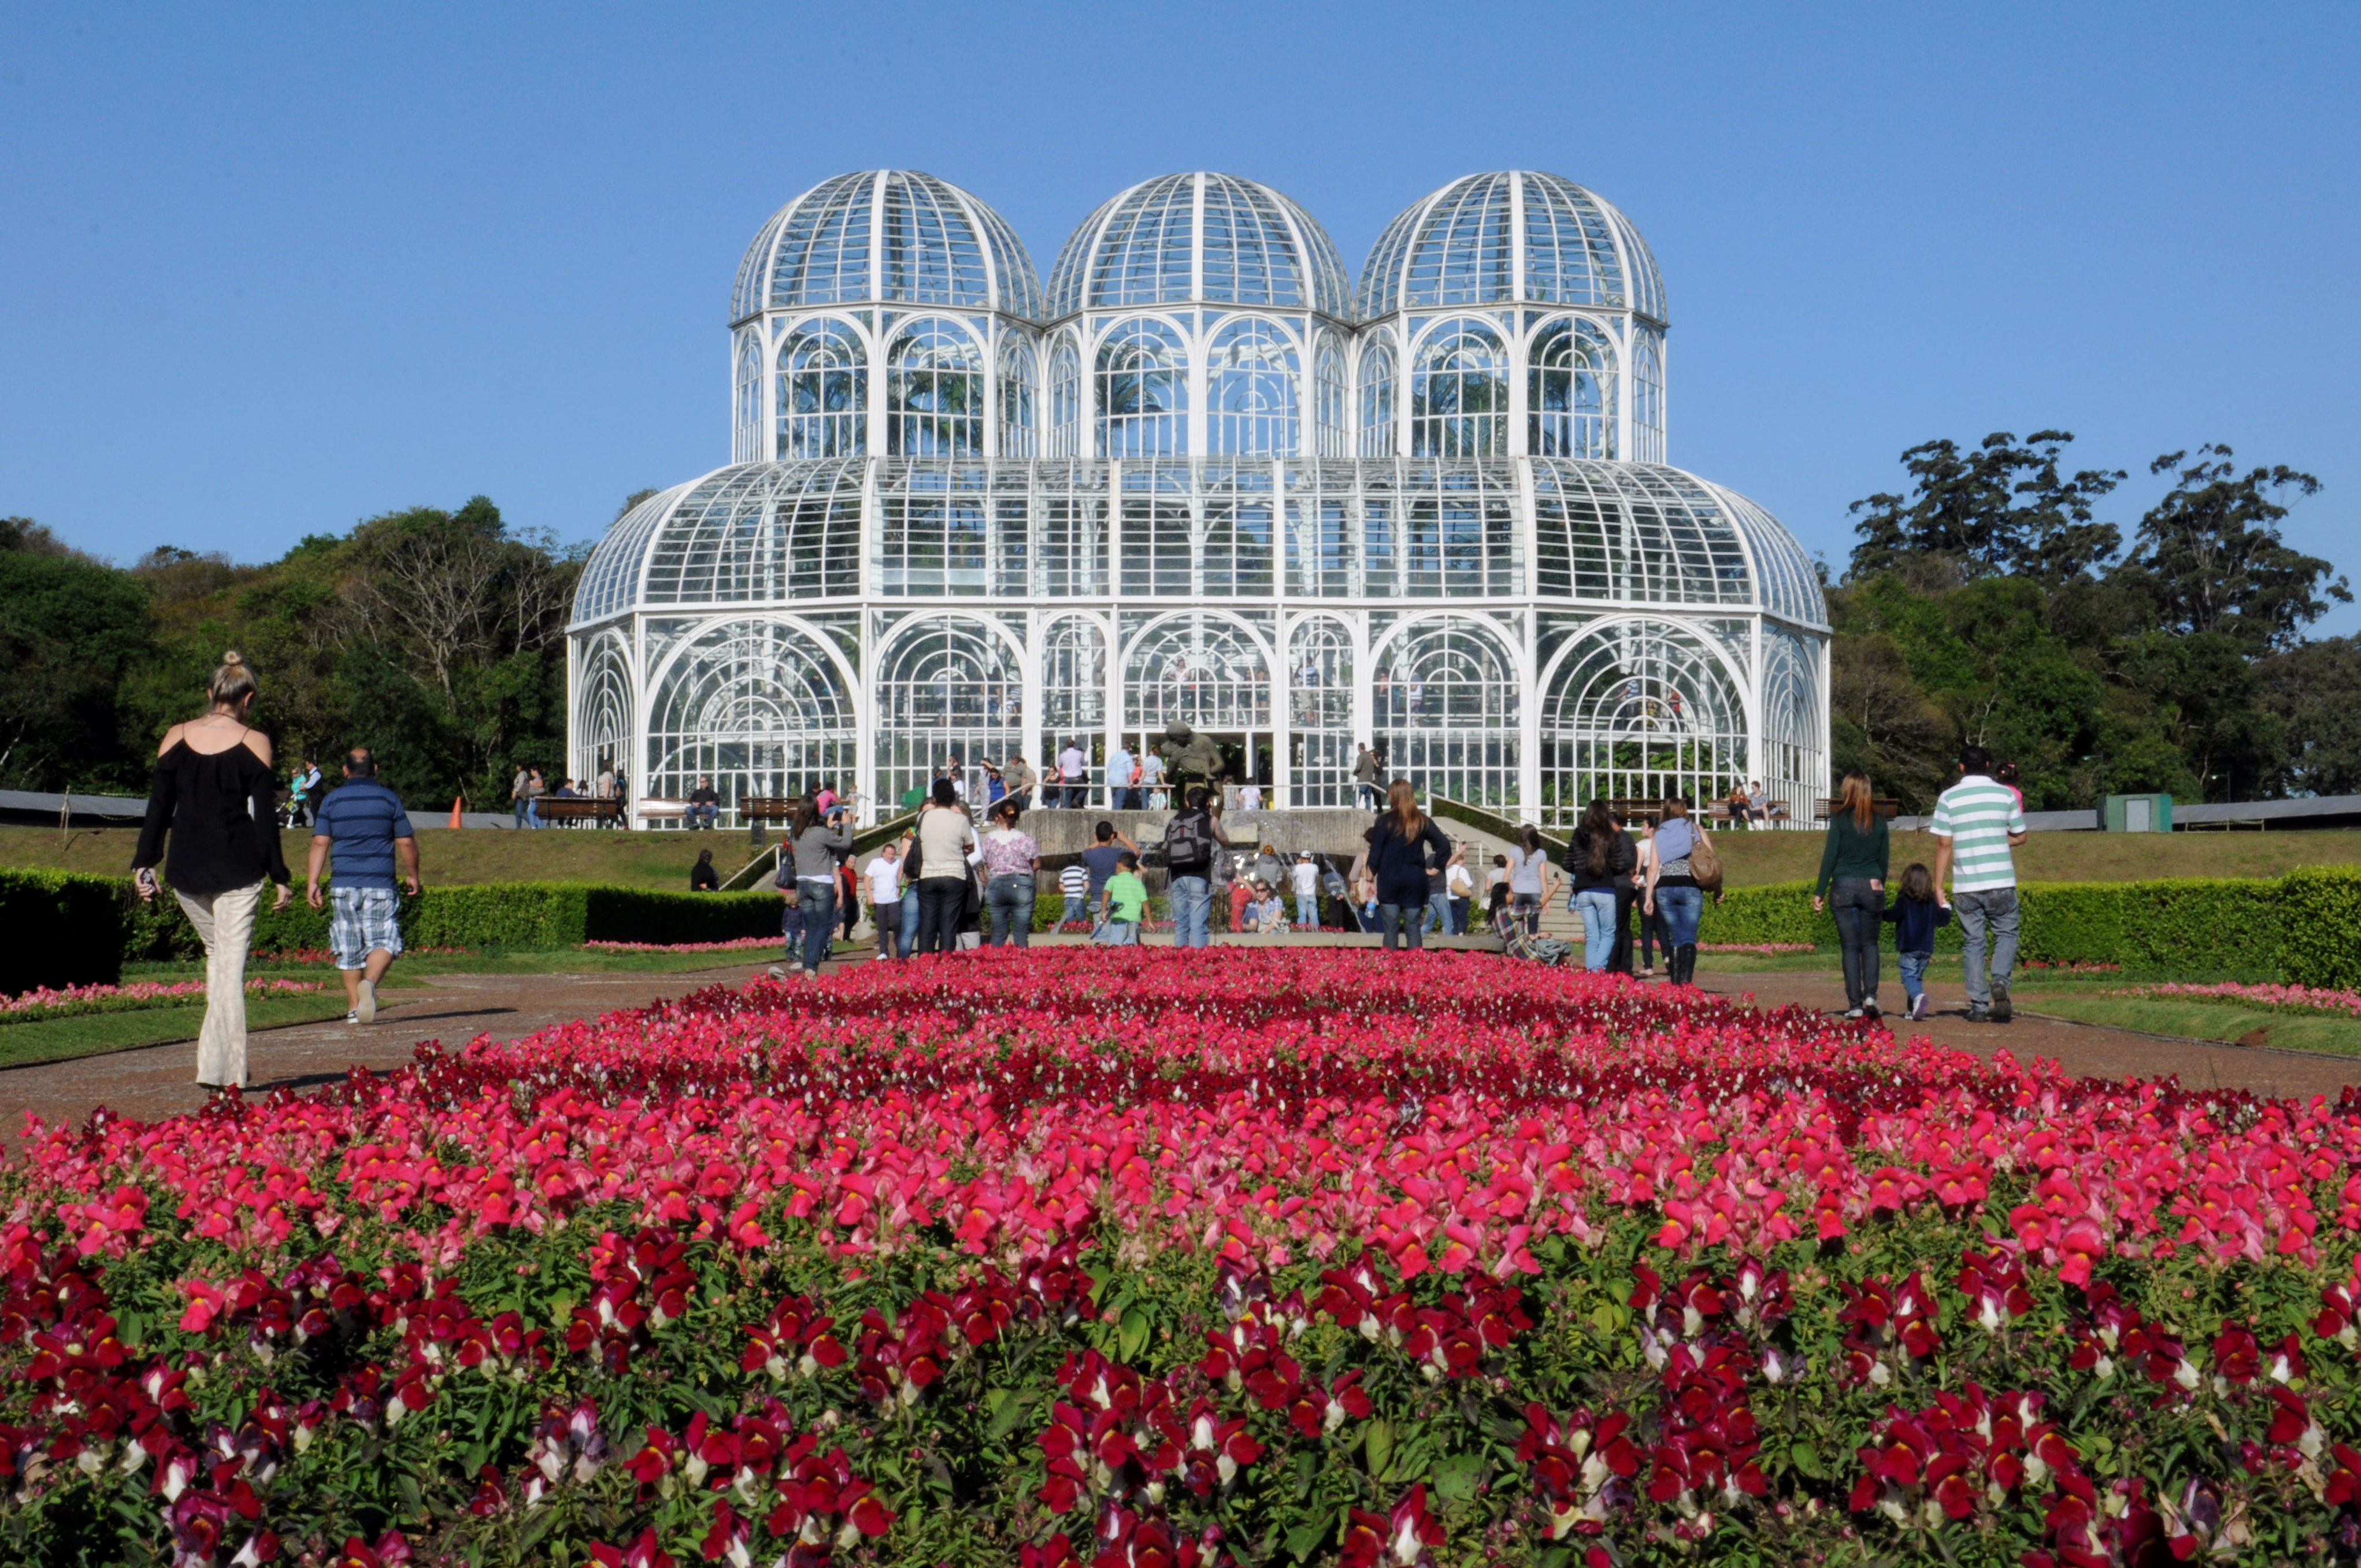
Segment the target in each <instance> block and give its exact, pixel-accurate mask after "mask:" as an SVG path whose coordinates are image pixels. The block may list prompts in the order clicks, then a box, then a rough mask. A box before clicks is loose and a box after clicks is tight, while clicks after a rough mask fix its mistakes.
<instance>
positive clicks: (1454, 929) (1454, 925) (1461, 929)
mask: <svg viewBox="0 0 2361 1568" xmlns="http://www.w3.org/2000/svg"><path fill="white" fill-rule="evenodd" d="M1475 906H1476V905H1475V901H1474V900H1473V899H1467V898H1455V899H1453V900H1451V934H1452V935H1453V936H1455V937H1465V936H1466V935H1467V916H1468V915H1469V914H1470V913H1471V912H1473V910H1474V909H1475Z"/></svg>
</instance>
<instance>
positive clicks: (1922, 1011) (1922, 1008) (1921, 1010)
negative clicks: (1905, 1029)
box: [1910, 991, 1931, 1021]
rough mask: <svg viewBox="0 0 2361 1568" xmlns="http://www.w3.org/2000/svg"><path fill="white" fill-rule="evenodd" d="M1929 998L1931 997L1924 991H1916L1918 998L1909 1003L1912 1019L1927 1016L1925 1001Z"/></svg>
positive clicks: (1921, 1018) (1922, 1018) (1920, 1018)
mask: <svg viewBox="0 0 2361 1568" xmlns="http://www.w3.org/2000/svg"><path fill="white" fill-rule="evenodd" d="M1929 1000H1931V999H1930V998H1929V997H1928V996H1927V993H1926V992H1923V991H1922V992H1919V993H1918V1000H1917V1001H1916V1002H1914V1003H1911V1004H1910V1016H1911V1017H1912V1018H1913V1019H1916V1020H1921V1021H1923V1020H1924V1019H1925V1018H1926V1016H1927V1002H1928V1001H1929Z"/></svg>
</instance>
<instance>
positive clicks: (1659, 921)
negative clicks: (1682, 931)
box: [1639, 889, 1673, 969]
mask: <svg viewBox="0 0 2361 1568" xmlns="http://www.w3.org/2000/svg"><path fill="white" fill-rule="evenodd" d="M1639 915H1640V967H1641V968H1642V969H1654V968H1655V967H1656V949H1657V948H1658V947H1662V948H1664V959H1665V961H1666V962H1667V963H1669V962H1671V961H1672V957H1673V933H1672V929H1671V927H1667V926H1666V925H1665V924H1664V890H1663V889H1659V890H1658V892H1657V894H1656V912H1655V913H1654V914H1653V915H1651V914H1649V913H1648V900H1647V895H1646V894H1645V893H1642V894H1641V897H1640V910H1639Z"/></svg>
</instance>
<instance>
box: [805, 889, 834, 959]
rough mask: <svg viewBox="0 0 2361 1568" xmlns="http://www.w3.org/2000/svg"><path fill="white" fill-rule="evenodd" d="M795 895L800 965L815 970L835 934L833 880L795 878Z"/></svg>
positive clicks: (826, 953) (826, 954)
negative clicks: (801, 938) (801, 924)
mask: <svg viewBox="0 0 2361 1568" xmlns="http://www.w3.org/2000/svg"><path fill="white" fill-rule="evenodd" d="M796 902H797V903H798V904H799V905H801V907H802V909H803V912H804V968H806V969H807V970H818V968H819V966H820V960H821V959H825V958H827V957H828V943H829V938H831V937H833V936H835V935H836V879H835V878H834V877H829V878H828V879H827V880H826V881H821V880H818V879H817V878H812V879H807V878H804V877H797V878H796Z"/></svg>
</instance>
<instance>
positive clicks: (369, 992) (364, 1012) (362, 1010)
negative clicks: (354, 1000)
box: [353, 980, 377, 1024]
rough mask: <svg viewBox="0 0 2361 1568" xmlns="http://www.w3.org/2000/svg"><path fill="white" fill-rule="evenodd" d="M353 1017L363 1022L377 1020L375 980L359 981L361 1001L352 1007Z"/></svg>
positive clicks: (368, 1022)
mask: <svg viewBox="0 0 2361 1568" xmlns="http://www.w3.org/2000/svg"><path fill="white" fill-rule="evenodd" d="M353 1017H354V1018H355V1020H357V1022H359V1023H363V1024H374V1023H376V1022H377V982H376V981H371V980H365V981H361V1002H360V1005H359V1006H357V1007H356V1008H354V1009H353Z"/></svg>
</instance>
